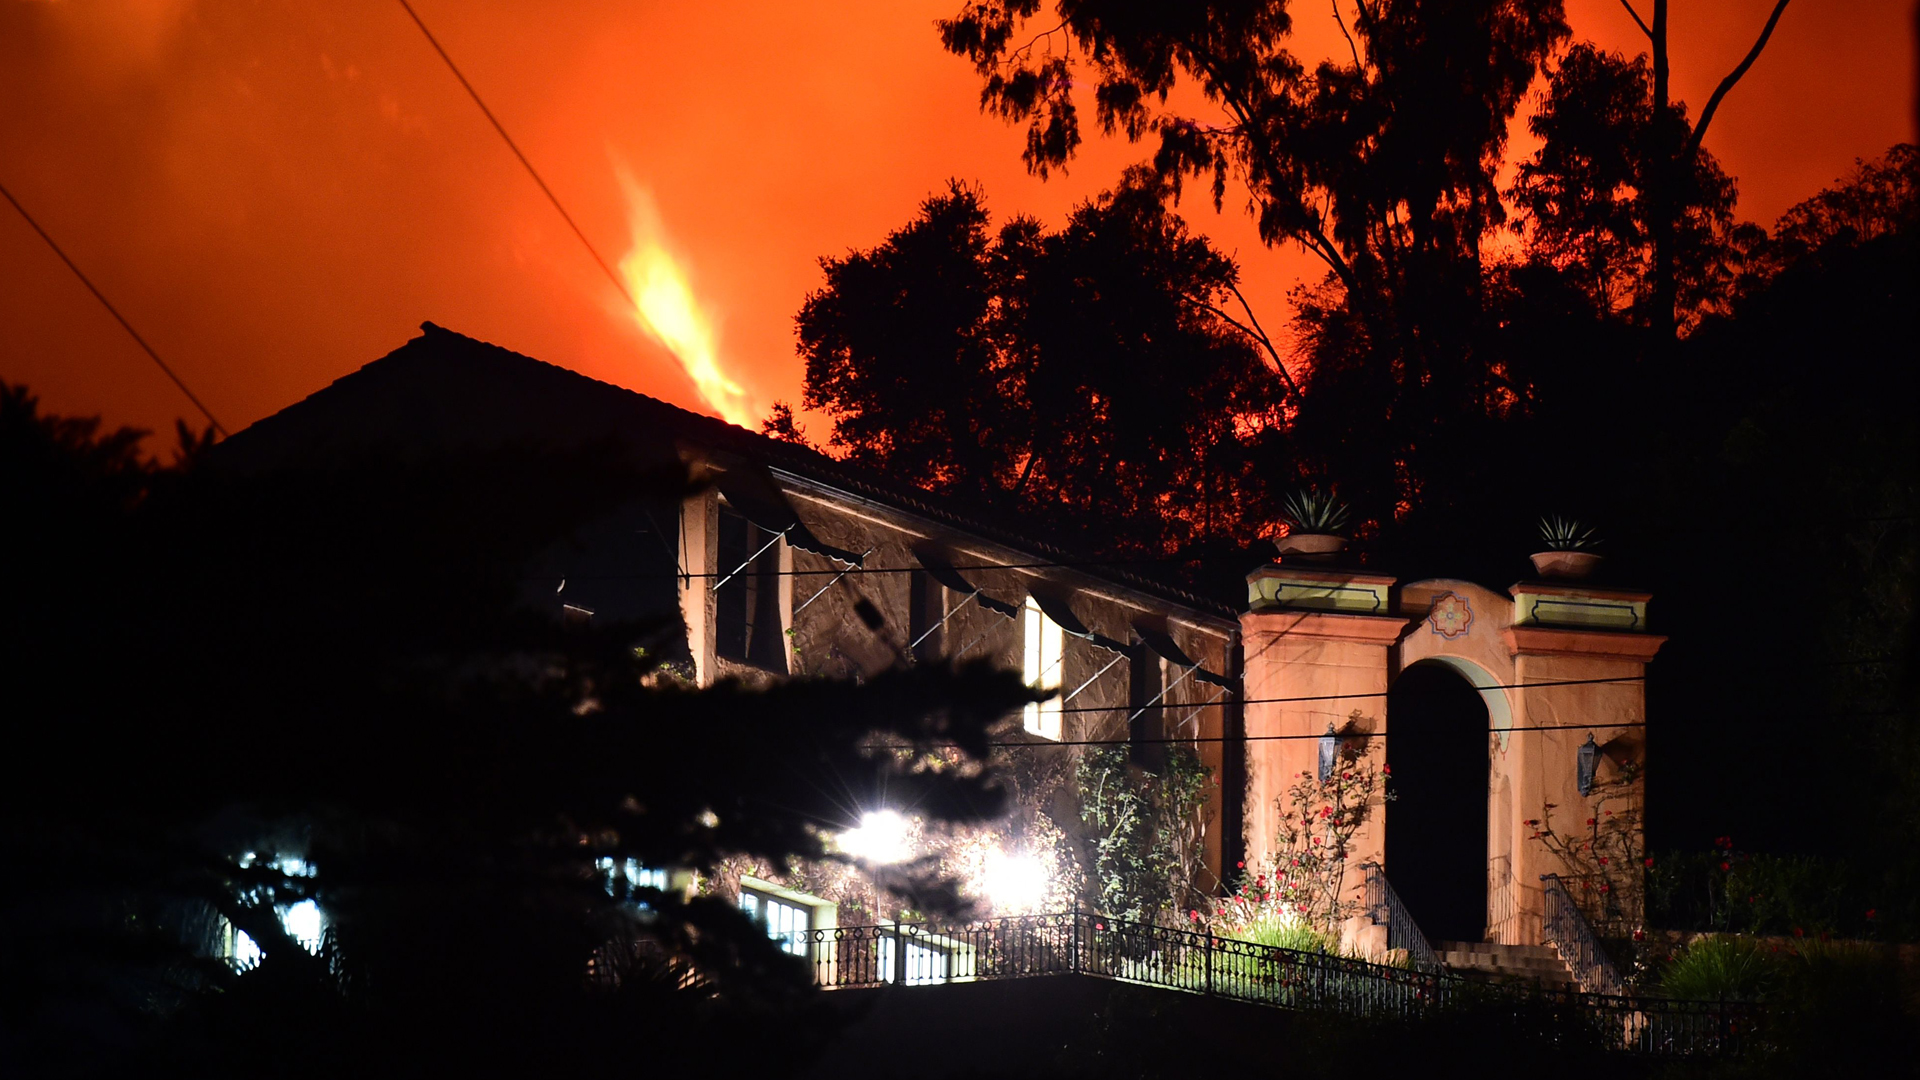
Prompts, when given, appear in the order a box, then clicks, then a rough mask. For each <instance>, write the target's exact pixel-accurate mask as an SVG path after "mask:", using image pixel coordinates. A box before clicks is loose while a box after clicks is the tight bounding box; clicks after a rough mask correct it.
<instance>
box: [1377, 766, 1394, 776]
mask: <svg viewBox="0 0 1920 1080" xmlns="http://www.w3.org/2000/svg"><path fill="white" fill-rule="evenodd" d="M1380 775H1382V776H1392V775H1393V766H1391V765H1382V766H1380Z"/></svg>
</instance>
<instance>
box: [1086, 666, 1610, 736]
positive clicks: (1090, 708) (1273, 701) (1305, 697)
mask: <svg viewBox="0 0 1920 1080" xmlns="http://www.w3.org/2000/svg"><path fill="white" fill-rule="evenodd" d="M1646 681H1647V677H1646V676H1645V675H1620V676H1617V677H1614V678H1610V679H1554V680H1550V681H1545V682H1530V683H1494V684H1492V685H1490V686H1474V685H1473V684H1471V683H1468V684H1467V685H1468V687H1469V688H1471V689H1473V690H1475V691H1481V690H1531V689H1534V688H1535V687H1548V686H1594V685H1596V684H1600V683H1638V682H1646ZM1405 692H1406V691H1404V690H1403V691H1401V693H1405ZM1448 692H1451V691H1448ZM1392 693H1393V691H1390V690H1381V691H1377V692H1368V693H1363V694H1302V695H1300V696H1298V697H1270V698H1240V699H1238V700H1237V701H1232V702H1226V701H1216V702H1212V703H1211V704H1212V705H1214V706H1225V705H1229V704H1232V705H1280V704H1291V703H1295V702H1302V701H1352V700H1356V699H1366V698H1383V697H1389V696H1391V695H1392ZM1195 706H1200V707H1201V708H1205V707H1206V704H1205V703H1201V702H1197V701H1192V702H1189V701H1172V702H1161V703H1160V704H1159V705H1158V706H1155V707H1156V708H1166V709H1190V708H1193V707H1195ZM1131 708H1133V706H1131V705H1070V706H1063V707H1061V708H1060V710H1059V711H1060V712H1063V713H1070V712H1071V713H1090V712H1122V711H1126V710H1129V709H1131ZM1608 726H1612V725H1608ZM1319 737H1320V736H1318V735H1315V736H1314V738H1316V739H1317V738H1319Z"/></svg>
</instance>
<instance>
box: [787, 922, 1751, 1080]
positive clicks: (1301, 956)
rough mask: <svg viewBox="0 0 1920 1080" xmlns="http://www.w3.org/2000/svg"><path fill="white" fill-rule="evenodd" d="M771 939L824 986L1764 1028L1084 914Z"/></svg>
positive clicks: (1634, 1031)
mask: <svg viewBox="0 0 1920 1080" xmlns="http://www.w3.org/2000/svg"><path fill="white" fill-rule="evenodd" d="M776 940H777V941H778V942H779V943H780V945H781V947H782V948H783V950H784V951H786V952H788V953H790V954H793V955H794V956H797V957H800V958H801V959H803V960H805V961H806V962H807V963H808V964H809V966H811V968H812V969H813V973H814V980H815V981H816V982H817V983H818V984H820V985H821V986H823V987H826V988H829V989H851V988H858V987H882V986H909V987H912V986H927V985H936V984H951V983H965V982H979V981H987V980H995V979H1018V978H1030V977H1036V976H1046V975H1068V974H1075V975H1087V976H1093V977H1095V978H1101V979H1112V980H1115V981H1118V982H1130V983H1140V984H1145V985H1149V986H1159V987H1165V988H1168V989H1172V990H1181V991H1186V992H1188V993H1195V994H1204V995H1207V996H1210V997H1219V998H1226V999H1229V1000H1233V1001H1242V1002H1249V1003H1253V1004H1258V1005H1268V1006H1273V1007H1277V1008H1283V1009H1297V1010H1315V1011H1326V1012H1335V1013H1340V1014H1344V1015H1349V1016H1363V1017H1376V1018H1406V1019H1411V1018H1414V1017H1417V1016H1420V1015H1423V1014H1425V1013H1427V1012H1429V1011H1430V1010H1433V1009H1435V1008H1441V1007H1446V1006H1448V1005H1450V1004H1457V1003H1461V1002H1465V1001H1472V1000H1481V999H1484V998H1485V997H1486V995H1488V994H1502V995H1513V1000H1514V1001H1515V1003H1516V1005H1518V1004H1520V1003H1522V1002H1525V1003H1531V1004H1533V1005H1536V1006H1539V1007H1540V1009H1539V1013H1538V1015H1539V1016H1541V1017H1542V1018H1543V1022H1547V1023H1551V1024H1553V1025H1556V1031H1557V1030H1558V1029H1559V1028H1560V1027H1565V1028H1566V1029H1567V1031H1568V1032H1571V1031H1573V1030H1575V1029H1578V1030H1584V1031H1587V1032H1593V1033H1598V1034H1599V1035H1600V1037H1602V1038H1604V1039H1605V1040H1606V1041H1608V1042H1610V1043H1612V1044H1613V1045H1615V1046H1618V1047H1619V1048H1621V1049H1623V1050H1627V1051H1629V1052H1635V1053H1653V1054H1693V1053H1723V1052H1727V1051H1732V1050H1737V1049H1740V1048H1742V1047H1743V1046H1746V1045H1750V1044H1751V1043H1752V1040H1753V1038H1754V1037H1755V1035H1756V1033H1763V1032H1764V1026H1763V1022H1764V1020H1765V1014H1764V1013H1763V1012H1762V1011H1761V1010H1760V1009H1759V1007H1758V1006H1757V1005H1754V1004H1752V1003H1747V1002H1700V1001H1673V1000H1666V999H1660V998H1635V997H1626V996H1620V995H1607V994H1591V993H1584V992H1581V991H1575V990H1552V989H1545V988H1542V987H1539V986H1533V987H1526V986H1510V987H1489V986H1487V985H1485V984H1478V983H1470V982H1468V981H1467V980H1466V979H1464V978H1462V977H1460V976H1458V975H1454V974H1450V973H1448V972H1446V971H1444V970H1441V969H1438V968H1428V969H1419V968H1414V969H1409V968H1399V967H1389V966H1386V965H1382V964H1374V963H1369V962H1367V961H1365V960H1358V959H1354V958H1351V957H1345V956H1338V955H1334V954H1331V953H1321V952H1303V951H1299V950H1294V949H1282V948H1277V947H1274V946H1270V945H1262V944H1260V943H1258V942H1252V941H1240V940H1236V939H1232V938H1222V937H1217V936H1215V935H1212V934H1209V933H1207V932H1205V931H1202V930H1187V929H1177V928H1171V927H1165V926H1159V925H1156V924H1153V923H1141V922H1131V921H1128V920H1125V919H1114V918H1109V917H1107V916H1104V915H1096V914H1088V913H1086V912H1071V913H1063V914H1055V915H1030V916H1020V917H1014V918H1003V919H991V920H985V921H980V922H973V923H967V924H964V925H961V926H954V927H932V926H927V925H914V924H887V925H879V926H843V927H836V928H830V929H818V930H806V931H798V932H794V933H790V934H783V935H778V936H777V937H776Z"/></svg>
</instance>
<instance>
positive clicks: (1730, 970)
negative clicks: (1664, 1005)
mask: <svg viewBox="0 0 1920 1080" xmlns="http://www.w3.org/2000/svg"><path fill="white" fill-rule="evenodd" d="M1783 974H1784V972H1783V971H1782V969H1781V964H1780V961H1779V954H1777V953H1775V952H1771V951H1769V948H1768V946H1766V945H1764V944H1762V943H1761V942H1759V941H1756V940H1754V939H1753V938H1749V937H1736V936H1734V935H1730V934H1726V935H1715V936H1713V937H1703V938H1700V939H1698V940H1696V941H1694V942H1693V943H1692V944H1690V945H1688V946H1687V947H1686V948H1684V949H1681V950H1680V951H1679V952H1677V953H1675V954H1674V956H1673V958H1672V959H1671V960H1668V961H1667V964H1666V967H1665V968H1664V969H1662V970H1661V972H1660V990H1661V992H1662V993H1663V994H1665V995H1666V996H1668V997H1676V998H1688V999H1691V1000H1695V1001H1717V1000H1720V999H1723V998H1724V999H1728V1000H1738V1001H1754V1000H1758V999H1760V998H1763V997H1765V996H1766V995H1767V994H1768V993H1770V992H1772V991H1773V990H1775V989H1777V988H1778V987H1779V985H1780V981H1781V978H1782V975H1783Z"/></svg>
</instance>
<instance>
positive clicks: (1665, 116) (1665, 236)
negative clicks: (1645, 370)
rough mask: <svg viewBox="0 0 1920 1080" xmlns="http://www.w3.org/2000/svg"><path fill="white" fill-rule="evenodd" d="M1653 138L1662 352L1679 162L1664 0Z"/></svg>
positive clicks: (1672, 330) (1656, 21)
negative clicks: (1675, 137) (1675, 179)
mask: <svg viewBox="0 0 1920 1080" xmlns="http://www.w3.org/2000/svg"><path fill="white" fill-rule="evenodd" d="M1650 29H1651V33H1649V34H1648V37H1650V38H1652V39H1653V125H1652V127H1651V130H1650V131H1649V138H1651V139H1652V140H1653V146H1652V147H1651V150H1652V154H1651V159H1652V162H1653V169H1654V177H1653V180H1654V184H1653V192H1652V196H1653V197H1652V200H1651V201H1652V203H1653V205H1652V207H1651V209H1652V211H1653V315H1652V329H1653V343H1654V349H1655V350H1656V352H1657V354H1659V355H1663V356H1664V354H1665V353H1666V352H1667V349H1668V346H1670V345H1671V344H1672V343H1673V340H1674V338H1675V336H1676V335H1677V333H1678V328H1677V324H1676V321H1675V319H1674V307H1675V303H1676V300H1677V297H1676V296H1675V288H1674V276H1673V256H1674V251H1673V234H1674V221H1673V215H1674V199H1673V188H1674V178H1675V177H1676V176H1677V175H1678V172H1677V170H1678V169H1679V166H1680V163H1679V162H1678V161H1676V160H1675V159H1674V152H1675V150H1676V149H1677V147H1676V146H1675V145H1674V142H1673V138H1672V129H1673V119H1672V115H1671V113H1672V110H1673V105H1672V95H1671V80H1670V79H1669V74H1668V63H1667V0H1654V3H1653V26H1652V27H1651V28H1650Z"/></svg>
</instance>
